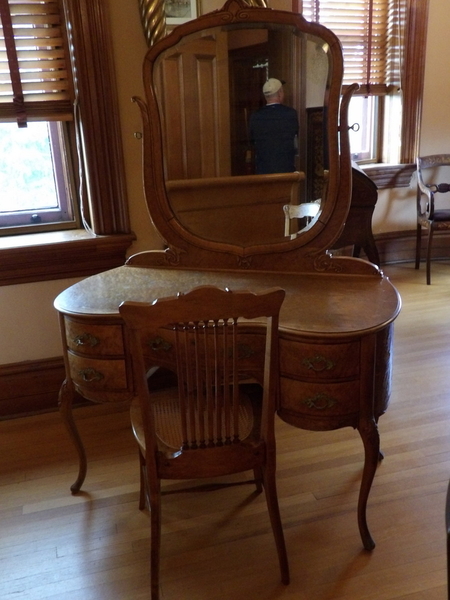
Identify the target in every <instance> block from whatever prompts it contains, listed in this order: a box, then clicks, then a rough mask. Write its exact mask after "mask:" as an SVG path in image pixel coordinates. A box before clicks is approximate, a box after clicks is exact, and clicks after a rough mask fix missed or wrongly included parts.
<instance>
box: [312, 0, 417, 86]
mask: <svg viewBox="0 0 450 600" xmlns="http://www.w3.org/2000/svg"><path fill="white" fill-rule="evenodd" d="M303 16H304V17H305V18H306V19H308V20H311V21H317V22H319V23H322V24H323V25H325V26H326V27H328V28H329V29H331V30H332V31H333V32H334V33H335V34H336V35H337V36H338V38H339V39H340V41H341V44H342V49H343V53H344V80H343V85H344V88H345V87H346V86H348V85H351V84H352V83H355V82H356V83H359V85H360V90H359V92H358V93H360V94H366V95H367V94H372V95H376V94H386V93H388V92H389V91H390V90H391V89H392V86H396V87H400V64H401V56H402V45H403V32H402V27H401V25H402V24H404V22H405V0H348V1H344V2H341V1H340V0H303Z"/></svg>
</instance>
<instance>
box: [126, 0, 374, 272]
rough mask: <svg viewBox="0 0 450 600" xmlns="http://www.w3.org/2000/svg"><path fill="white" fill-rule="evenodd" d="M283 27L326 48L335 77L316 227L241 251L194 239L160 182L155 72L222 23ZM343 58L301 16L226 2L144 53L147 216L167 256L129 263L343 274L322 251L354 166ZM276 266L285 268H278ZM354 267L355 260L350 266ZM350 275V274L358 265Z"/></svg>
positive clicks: (335, 233) (337, 226)
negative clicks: (175, 51)
mask: <svg viewBox="0 0 450 600" xmlns="http://www.w3.org/2000/svg"><path fill="white" fill-rule="evenodd" d="M237 23H239V24H248V25H249V26H251V25H252V24H265V23H266V24H280V25H288V26H290V27H292V28H294V29H295V30H296V31H298V32H303V33H305V34H310V35H312V36H316V37H318V38H321V40H323V42H324V44H326V45H327V52H328V54H329V61H330V65H331V69H332V76H331V78H330V80H329V85H328V88H327V102H328V103H327V106H326V111H327V148H326V149H327V153H328V160H329V177H328V182H327V186H326V191H325V194H324V197H323V204H322V208H321V211H320V214H319V217H318V219H317V221H316V222H315V223H314V225H313V226H312V227H311V228H309V229H307V230H306V231H304V232H302V233H301V234H300V235H299V236H298V237H297V238H295V239H286V240H283V241H280V242H277V243H269V244H258V245H254V246H248V247H242V246H239V245H236V244H232V243H224V242H215V241H211V240H207V239H204V238H202V237H199V236H198V235H195V234H193V233H192V232H191V231H189V230H188V229H187V228H185V227H184V226H183V225H182V224H181V223H180V222H179V220H178V218H177V216H176V214H175V213H174V211H173V210H172V207H171V206H170V203H169V199H168V194H167V190H166V186H165V180H164V160H163V143H162V127H161V116H160V112H159V108H158V101H157V96H156V92H155V80H154V68H155V63H156V62H157V61H158V58H159V57H160V56H161V55H162V53H163V52H165V51H166V50H168V49H170V48H173V47H174V46H176V45H177V44H178V43H179V42H180V41H181V40H182V39H183V38H184V36H190V35H191V34H194V33H196V32H203V31H205V30H207V29H209V28H217V27H220V26H224V25H226V24H237ZM342 76H343V57H342V50H341V46H340V42H339V40H338V38H337V37H336V36H335V35H334V34H333V33H332V32H331V31H330V30H329V29H327V28H325V27H324V26H322V25H320V24H318V23H311V22H308V21H306V20H305V19H304V18H303V17H302V15H299V14H294V13H290V12H286V11H278V10H272V9H269V8H261V7H254V6H252V7H251V6H249V5H248V4H246V3H245V2H243V1H242V0H228V1H227V2H226V4H225V5H224V7H223V8H222V9H220V10H217V11H214V12H212V13H208V14H205V15H203V16H201V17H199V18H197V19H195V20H193V21H189V22H187V23H186V24H184V25H180V26H177V27H176V28H175V29H174V30H173V31H172V32H171V34H170V35H168V36H166V37H162V38H161V39H160V40H159V41H158V42H157V43H155V44H154V45H153V46H151V47H150V49H149V50H148V52H147V54H146V57H145V60H144V65H143V77H144V89H145V96H146V97H145V101H144V100H143V99H141V98H136V97H135V98H133V100H134V101H135V102H137V103H138V105H139V107H140V110H141V115H142V121H143V175H144V188H145V196H146V202H147V206H148V210H149V213H150V216H151V219H152V221H153V224H154V226H155V227H156V229H157V231H158V232H159V233H160V235H161V236H162V238H163V240H164V242H165V244H166V245H167V249H166V250H165V252H164V253H162V254H161V252H157V253H156V255H155V253H154V252H150V253H149V252H144V253H141V254H139V255H135V256H134V257H132V260H131V263H132V264H142V265H145V264H152V263H157V264H165V265H168V264H170V265H177V266H180V267H186V268H196V267H199V268H215V269H243V268H244V269H250V270H266V271H267V270H268V271H270V270H278V269H279V268H280V266H281V264H282V268H283V270H285V271H294V272H301V271H325V270H331V271H343V270H344V271H345V270H346V268H345V259H340V258H339V257H336V259H334V258H332V257H330V256H329V255H328V253H327V249H328V248H331V247H332V244H333V242H334V241H335V240H336V239H337V238H338V237H339V234H340V232H341V230H342V228H343V226H344V223H345V219H346V216H347V213H348V210H349V206H350V199H351V162H350V149H349V141H348V123H347V109H348V103H349V101H350V97H351V92H350V93H348V94H346V95H345V96H344V97H343V99H342V102H341V83H342ZM280 261H282V263H281V264H280ZM352 262H353V261H352ZM352 270H353V272H354V270H355V265H353V267H352ZM361 270H362V272H364V271H365V268H364V267H361Z"/></svg>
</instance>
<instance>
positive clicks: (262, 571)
mask: <svg viewBox="0 0 450 600" xmlns="http://www.w3.org/2000/svg"><path fill="white" fill-rule="evenodd" d="M384 270H385V272H386V274H387V275H389V276H390V278H391V280H392V282H393V283H394V284H395V285H396V286H397V287H398V289H399V291H400V293H401V295H402V298H403V310H402V313H401V315H400V317H399V318H398V320H397V322H396V333H395V352H394V376H393V392H392V398H391V405H390V408H389V410H388V412H387V414H386V415H384V416H383V417H382V418H381V420H380V432H381V441H382V448H383V450H384V452H385V459H384V461H383V463H382V464H381V465H380V467H379V469H378V472H377V474H376V477H375V481H374V485H373V488H372V492H371V495H370V498H369V508H368V520H369V526H370V529H371V532H372V535H373V536H374V538H375V541H376V543H377V546H376V548H375V550H374V551H373V552H371V553H369V552H366V551H364V550H363V549H362V546H361V541H360V538H359V534H358V528H357V523H356V502H357V495H358V489H359V482H360V476H361V468H362V460H363V453H362V445H361V441H360V439H359V436H358V434H357V433H356V432H354V431H353V430H351V429H345V430H340V431H335V432H327V433H317V432H306V431H300V430H296V429H294V428H292V427H289V426H288V425H285V424H283V423H281V422H278V423H277V434H278V450H279V458H278V487H279V496H280V504H281V513H282V519H283V523H284V528H285V534H286V542H287V547H288V554H289V559H290V566H291V574H292V581H291V584H290V586H288V587H284V586H282V585H281V584H280V583H279V572H278V567H277V561H276V555H275V549H274V543H273V539H272V536H271V533H270V531H269V527H268V519H267V513H266V507H265V502H264V498H263V496H262V495H261V496H257V495H254V494H253V493H252V488H249V487H245V486H239V487H234V488H228V489H226V490H220V491H215V492H208V493H195V494H194V493H188V494H186V495H180V494H174V495H169V496H165V497H164V498H163V541H162V556H163V559H162V585H161V598H162V600H230V599H233V600H244V599H245V600H277V599H286V598H289V599H290V598H293V599H294V598H295V600H331V599H345V600H390V599H394V598H395V599H396V600H438V599H439V600H444V599H445V598H446V597H447V596H446V594H447V588H446V558H445V526H444V502H445V494H446V488H447V481H448V479H449V476H450V310H449V308H450V263H448V262H447V263H438V262H434V263H433V265H432V285H431V286H426V285H425V272H424V270H423V267H422V270H421V271H419V272H417V271H415V270H414V269H413V267H412V265H410V264H408V265H399V266H388V267H386V268H385V269H384ZM76 419H77V421H78V423H79V428H80V432H81V434H82V436H83V439H84V441H85V445H86V449H87V452H88V459H89V469H88V476H87V479H86V482H85V485H84V491H83V492H82V493H80V494H79V495H78V496H72V495H71V494H70V492H69V486H70V484H71V483H72V482H73V480H74V478H75V473H76V468H77V464H76V457H75V453H74V450H73V448H72V446H71V443H70V442H69V440H68V438H67V436H66V433H65V430H64V429H63V427H62V425H61V423H60V419H59V415H58V413H51V414H45V415H40V416H35V417H29V418H23V419H17V420H11V421H5V422H2V423H0V598H1V600H12V599H14V600H25V599H26V600H44V599H45V600H50V599H51V600H65V599H66V598H67V599H69V598H70V600H140V599H142V598H149V575H148V569H149V567H148V558H149V547H150V546H149V517H148V514H146V513H145V512H144V513H143V512H140V511H139V510H138V465H137V454H136V450H135V446H134V441H133V439H132V435H131V432H130V429H129V421H128V413H127V412H124V411H122V412H121V411H118V410H117V408H114V409H113V408H105V407H102V406H100V407H98V406H95V407H87V408H79V409H77V410H76Z"/></svg>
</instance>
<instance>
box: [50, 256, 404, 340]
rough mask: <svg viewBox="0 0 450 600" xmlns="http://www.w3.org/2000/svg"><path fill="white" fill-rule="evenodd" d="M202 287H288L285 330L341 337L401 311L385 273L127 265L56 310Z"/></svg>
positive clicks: (96, 312)
mask: <svg viewBox="0 0 450 600" xmlns="http://www.w3.org/2000/svg"><path fill="white" fill-rule="evenodd" d="M201 285H214V286H218V287H221V288H229V289H230V290H251V291H256V292H258V291H262V290H267V289H270V288H273V287H281V288H283V289H284V290H286V299H285V301H284V303H283V306H282V310H281V314H280V331H285V332H289V331H290V330H292V332H298V331H299V330H300V331H301V332H302V334H304V335H306V336H307V335H311V336H317V335H321V334H323V335H325V336H334V335H335V336H338V337H339V336H340V335H342V334H347V335H349V334H350V335H351V334H358V335H361V334H362V333H367V334H368V333H370V332H371V331H378V330H380V329H382V328H383V327H385V326H386V325H388V324H389V323H390V322H392V321H393V320H394V319H395V318H396V317H397V315H398V313H399V312H400V308H401V299H400V296H399V294H398V292H397V290H396V289H395V287H394V286H393V285H392V283H391V282H390V281H389V279H388V278H387V277H384V276H383V275H382V274H380V275H379V276H372V275H340V274H331V273H317V274H316V273H313V274H309V273H308V274H298V273H297V274H290V273H269V272H245V271H236V272H235V271H199V270H187V269H175V268H174V269H172V268H167V267H161V268H153V267H151V268H148V267H134V266H122V267H118V268H116V269H112V270H110V271H106V272H104V273H100V274H98V275H94V276H92V277H88V278H87V279H84V280H82V281H80V282H79V283H76V284H74V285H73V286H71V287H69V288H68V289H66V290H65V291H63V292H62V293H61V294H59V296H58V297H57V298H56V300H55V303H54V305H55V308H56V309H57V310H58V311H59V312H60V313H63V314H67V315H72V316H76V315H78V316H81V317H87V316H90V317H93V318H95V317H98V318H99V319H98V320H99V322H100V321H101V317H117V318H119V306H120V304H121V303H122V302H124V301H125V300H133V301H135V302H153V301H154V300H156V299H157V298H162V297H165V296H174V295H176V294H177V293H179V292H186V291H188V290H190V289H192V288H194V287H197V286H201Z"/></svg>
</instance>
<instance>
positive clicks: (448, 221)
mask: <svg viewBox="0 0 450 600" xmlns="http://www.w3.org/2000/svg"><path fill="white" fill-rule="evenodd" d="M443 166H450V154H430V155H428V156H419V157H417V236H416V269H418V268H419V266H420V254H421V246H422V229H427V230H428V238H427V248H426V269H427V285H430V283H431V253H432V243H433V233H434V232H435V231H436V230H438V231H439V230H444V229H450V207H449V208H436V206H435V194H437V193H446V192H449V191H450V183H430V182H425V180H424V176H423V171H424V170H426V169H438V168H439V167H443Z"/></svg>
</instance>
